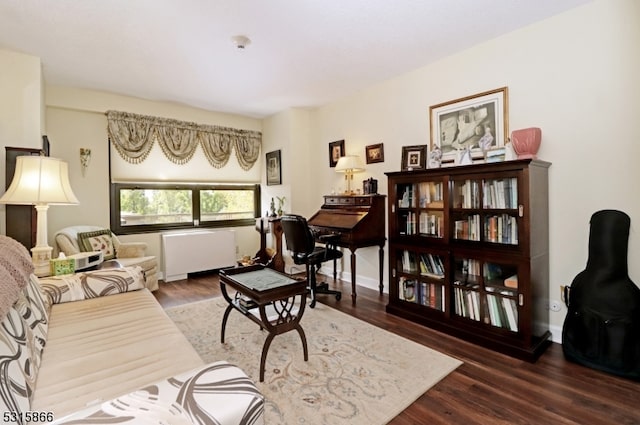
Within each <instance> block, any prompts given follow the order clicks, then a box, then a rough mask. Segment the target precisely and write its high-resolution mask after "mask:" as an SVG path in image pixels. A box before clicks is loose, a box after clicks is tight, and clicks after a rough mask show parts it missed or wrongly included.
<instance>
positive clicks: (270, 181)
mask: <svg viewBox="0 0 640 425" xmlns="http://www.w3.org/2000/svg"><path fill="white" fill-rule="evenodd" d="M276 184H282V166H281V163H280V149H278V150H277V151H273V152H268V153H267V186H273V185H276Z"/></svg>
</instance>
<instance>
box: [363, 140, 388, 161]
mask: <svg viewBox="0 0 640 425" xmlns="http://www.w3.org/2000/svg"><path fill="white" fill-rule="evenodd" d="M365 151H366V158H367V164H373V163H376V162H384V146H383V145H382V143H378V144H376V145H369V146H367V147H366V148H365Z"/></svg>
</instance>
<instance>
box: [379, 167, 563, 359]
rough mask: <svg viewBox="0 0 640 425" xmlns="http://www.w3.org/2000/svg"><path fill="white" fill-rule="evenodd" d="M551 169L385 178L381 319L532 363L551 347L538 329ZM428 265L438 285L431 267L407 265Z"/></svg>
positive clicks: (446, 171) (442, 171)
mask: <svg viewBox="0 0 640 425" xmlns="http://www.w3.org/2000/svg"><path fill="white" fill-rule="evenodd" d="M550 165H551V164H550V163H548V162H544V161H540V160H531V159H527V160H516V161H505V162H498V163H492V164H474V165H468V166H460V167H447V168H438V169H428V170H421V171H402V172H391V173H386V174H387V177H388V196H389V203H388V208H389V211H388V216H387V217H388V221H389V223H388V229H389V302H388V304H387V307H386V311H387V312H388V313H391V314H394V315H398V316H401V317H403V318H406V319H409V320H411V321H413V322H416V323H419V324H422V325H425V326H429V327H432V328H434V329H437V330H439V331H442V332H445V333H447V334H450V335H453V336H456V337H459V338H462V339H465V340H467V341H469V342H473V343H475V344H479V345H482V346H484V347H487V348H489V349H492V350H495V351H498V352H501V353H504V354H507V355H510V356H514V357H517V358H520V359H524V360H527V361H530V362H534V361H536V359H537V358H538V357H539V356H540V355H541V354H542V353H543V352H544V350H545V349H546V348H547V347H548V346H549V344H550V343H551V341H550V338H551V333H550V332H549V331H548V330H546V329H540V326H546V324H547V323H548V317H547V313H548V312H547V309H546V304H547V298H548V293H549V225H548V221H549V220H548V168H549V166H550ZM434 197H435V198H436V199H434ZM434 223H435V224H434ZM434 228H435V230H434ZM429 255H431V256H432V258H433V256H437V257H438V260H439V261H438V263H439V264H441V266H438V269H439V270H437V272H438V273H439V274H440V275H438V274H436V275H434V273H433V271H434V270H433V267H434V264H433V262H431V264H429V261H422V262H421V261H418V262H417V264H412V260H411V259H412V258H414V259H416V258H417V259H421V258H429ZM413 261H415V260H413ZM513 285H516V287H513ZM434 300H435V302H434ZM534 325H535V326H534Z"/></svg>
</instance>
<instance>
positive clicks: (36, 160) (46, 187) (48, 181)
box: [0, 155, 79, 276]
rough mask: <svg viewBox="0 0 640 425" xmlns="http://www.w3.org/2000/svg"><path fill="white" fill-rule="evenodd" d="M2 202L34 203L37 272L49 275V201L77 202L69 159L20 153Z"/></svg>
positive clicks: (35, 263)
mask: <svg viewBox="0 0 640 425" xmlns="http://www.w3.org/2000/svg"><path fill="white" fill-rule="evenodd" d="M0 203H1V204H11V205H35V207H36V212H37V230H36V246H35V247H33V248H31V255H32V259H33V265H34V266H35V272H34V273H35V274H36V275H37V276H48V275H49V270H50V267H49V260H51V251H52V250H53V248H51V247H50V246H49V245H48V243H47V210H48V209H49V205H73V204H78V203H79V202H78V198H76V196H75V195H74V194H73V191H72V190H71V185H70V184H69V169H68V165H67V163H66V162H64V161H62V160H60V159H56V158H49V157H45V156H29V155H25V156H19V157H17V158H16V171H15V174H14V175H13V180H12V181H11V185H10V186H9V188H8V189H7V191H6V192H5V194H4V195H2V198H0Z"/></svg>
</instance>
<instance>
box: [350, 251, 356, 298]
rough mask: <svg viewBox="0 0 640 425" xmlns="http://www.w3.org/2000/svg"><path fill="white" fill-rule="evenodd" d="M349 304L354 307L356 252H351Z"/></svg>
mask: <svg viewBox="0 0 640 425" xmlns="http://www.w3.org/2000/svg"><path fill="white" fill-rule="evenodd" d="M351 303H352V304H353V305H356V252H355V251H351Z"/></svg>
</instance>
